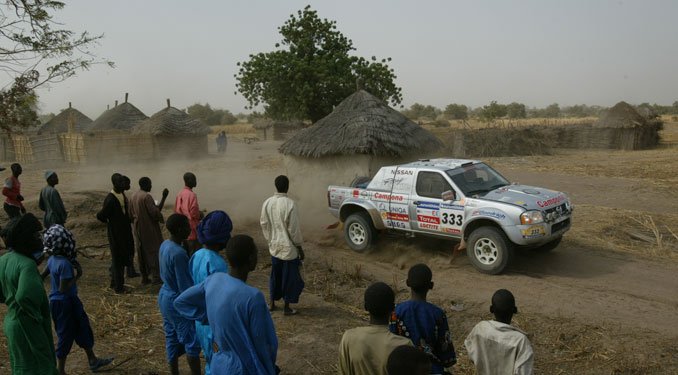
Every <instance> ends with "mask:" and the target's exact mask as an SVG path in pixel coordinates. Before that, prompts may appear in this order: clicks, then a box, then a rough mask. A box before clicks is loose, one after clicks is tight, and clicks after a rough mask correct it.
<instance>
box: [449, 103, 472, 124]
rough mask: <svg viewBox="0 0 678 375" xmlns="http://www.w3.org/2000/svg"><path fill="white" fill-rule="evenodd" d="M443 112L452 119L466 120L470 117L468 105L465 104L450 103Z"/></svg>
mask: <svg viewBox="0 0 678 375" xmlns="http://www.w3.org/2000/svg"><path fill="white" fill-rule="evenodd" d="M443 114H444V115H445V117H447V118H448V119H450V120H466V119H467V118H468V107H467V106H465V105H463V104H455V103H453V104H448V105H447V106H446V107H445V110H444V111H443Z"/></svg>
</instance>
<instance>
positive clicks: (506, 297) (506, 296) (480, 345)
mask: <svg viewBox="0 0 678 375" xmlns="http://www.w3.org/2000/svg"><path fill="white" fill-rule="evenodd" d="M490 312H491V313H492V314H494V320H485V321H482V322H480V323H478V324H476V326H475V327H473V330H471V333H469V335H468V337H466V340H464V346H466V351H468V356H469V358H470V359H471V361H472V362H473V363H474V364H475V365H476V370H477V371H478V374H480V375H485V374H517V375H529V374H532V371H533V369H532V368H533V365H534V357H533V352H532V345H531V344H530V340H528V338H527V335H526V334H525V332H523V331H521V330H519V329H518V328H516V327H513V326H512V325H511V319H512V318H513V314H517V313H518V308H517V307H516V300H515V298H514V297H513V294H512V293H511V292H509V291H508V290H506V289H499V290H497V291H496V292H495V293H494V295H493V296H492V305H491V306H490Z"/></svg>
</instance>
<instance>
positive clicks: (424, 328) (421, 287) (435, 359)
mask: <svg viewBox="0 0 678 375" xmlns="http://www.w3.org/2000/svg"><path fill="white" fill-rule="evenodd" d="M432 279H433V273H432V272H431V269H430V268H429V267H428V266H427V265H425V264H416V265H414V266H412V268H410V270H409V272H408V273H407V286H408V287H410V290H411V297H410V299H409V300H408V301H405V302H402V303H399V304H398V305H397V306H396V308H395V310H394V311H393V314H392V316H391V322H390V324H389V329H390V330H391V332H393V333H395V334H397V335H399V336H403V337H407V338H408V339H410V340H411V341H412V343H413V344H414V346H415V347H417V348H418V349H419V350H421V351H423V352H424V353H426V354H427V355H428V356H429V357H430V358H431V363H432V366H431V374H443V373H445V368H447V367H451V366H453V365H454V364H455V363H457V355H456V353H455V351H454V345H453V343H452V337H451V335H450V328H449V326H448V324H447V316H446V315H445V311H444V310H443V309H441V308H440V307H438V306H436V305H434V304H432V303H430V302H427V301H426V295H427V294H428V291H429V290H431V289H433V281H432Z"/></svg>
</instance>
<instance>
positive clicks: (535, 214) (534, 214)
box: [520, 211, 544, 225]
mask: <svg viewBox="0 0 678 375" xmlns="http://www.w3.org/2000/svg"><path fill="white" fill-rule="evenodd" d="M543 222H544V215H543V214H542V213H541V211H525V212H523V213H522V214H520V224H523V225H529V224H539V223H543Z"/></svg>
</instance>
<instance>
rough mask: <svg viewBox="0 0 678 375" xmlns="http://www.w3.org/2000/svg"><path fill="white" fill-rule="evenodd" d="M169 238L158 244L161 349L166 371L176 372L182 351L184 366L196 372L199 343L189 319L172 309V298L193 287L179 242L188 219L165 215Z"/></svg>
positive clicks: (185, 232)
mask: <svg viewBox="0 0 678 375" xmlns="http://www.w3.org/2000/svg"><path fill="white" fill-rule="evenodd" d="M166 226H167V230H168V231H169V232H170V239H169V240H165V242H163V243H162V245H160V279H162V282H163V284H162V287H161V288H160V294H159V295H158V305H159V306H160V313H161V314H162V326H163V329H164V331H165V348H166V350H167V362H168V363H169V367H170V373H171V374H172V375H176V374H179V356H181V355H182V354H184V353H185V354H186V361H187V362H188V367H189V368H190V369H191V373H192V374H193V375H199V374H200V343H199V342H198V337H197V336H196V334H195V324H194V323H193V321H191V320H188V319H186V318H184V317H182V316H181V315H180V314H179V313H178V312H177V310H176V309H175V308H174V300H175V299H176V298H177V297H178V296H179V294H181V293H183V292H184V291H185V290H186V289H188V288H190V287H192V286H193V280H192V279H191V273H190V272H189V270H188V252H187V251H186V249H184V248H183V247H181V244H182V243H183V242H184V241H185V240H186V238H188V235H189V234H191V226H190V224H189V223H188V218H187V217H186V216H184V215H181V214H172V215H170V217H169V218H167V225H166Z"/></svg>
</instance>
